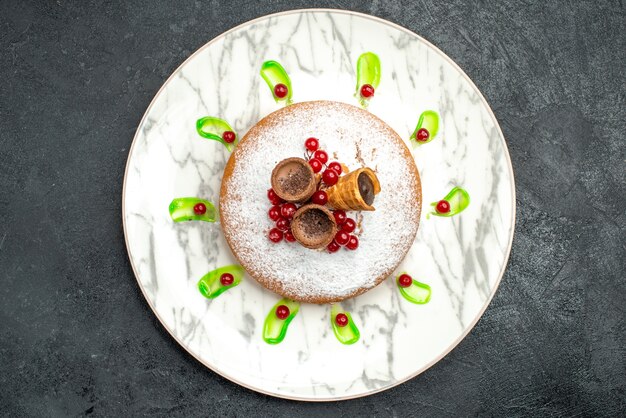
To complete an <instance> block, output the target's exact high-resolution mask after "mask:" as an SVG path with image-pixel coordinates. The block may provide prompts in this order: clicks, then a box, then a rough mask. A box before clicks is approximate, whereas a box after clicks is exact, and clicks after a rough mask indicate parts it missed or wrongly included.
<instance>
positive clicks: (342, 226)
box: [326, 209, 359, 253]
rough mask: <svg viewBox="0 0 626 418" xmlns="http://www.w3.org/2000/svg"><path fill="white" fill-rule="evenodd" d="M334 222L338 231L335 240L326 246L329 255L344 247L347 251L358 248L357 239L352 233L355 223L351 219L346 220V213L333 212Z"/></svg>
mask: <svg viewBox="0 0 626 418" xmlns="http://www.w3.org/2000/svg"><path fill="white" fill-rule="evenodd" d="M333 215H334V216H335V222H337V226H339V231H338V232H337V234H335V239H334V240H333V241H332V242H331V243H330V244H328V247H326V249H327V250H328V252H330V253H334V252H337V251H339V248H341V247H343V246H345V247H346V248H347V249H349V250H356V249H357V248H358V247H359V239H358V238H357V237H356V235H352V232H354V230H355V229H356V222H355V221H354V219H352V218H348V216H347V215H346V212H344V211H343V210H341V209H337V210H334V211H333Z"/></svg>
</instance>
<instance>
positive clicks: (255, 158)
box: [219, 101, 422, 303]
mask: <svg viewBox="0 0 626 418" xmlns="http://www.w3.org/2000/svg"><path fill="white" fill-rule="evenodd" d="M309 137H315V138H317V139H318V140H319V145H320V148H323V149H324V150H325V151H326V152H327V153H328V156H329V161H328V162H329V163H330V162H331V161H339V162H341V163H342V164H344V165H345V166H346V167H347V169H348V170H350V171H354V170H358V169H361V168H364V167H368V168H370V169H371V170H373V171H374V172H375V175H376V176H377V178H378V180H379V182H380V192H379V193H378V194H377V195H376V196H375V199H374V202H373V203H372V206H373V207H374V209H375V210H373V211H359V212H357V211H352V212H348V215H349V216H350V217H351V218H353V219H355V220H356V222H357V227H356V230H355V231H354V232H353V233H354V234H355V235H356V236H357V237H358V248H357V249H356V250H354V251H350V250H347V249H345V248H342V249H340V250H339V251H337V252H334V253H330V252H328V251H326V250H325V249H321V250H319V249H318V250H315V249H310V248H306V247H304V246H303V245H300V244H299V243H298V242H286V241H284V240H283V241H282V242H279V243H274V242H272V241H271V240H270V239H268V232H269V231H270V229H272V228H273V222H272V220H271V219H269V217H268V209H269V208H270V206H271V204H270V203H269V202H268V198H267V193H268V189H269V188H270V187H271V183H270V181H271V176H272V171H273V170H274V168H275V167H276V165H277V164H278V163H279V162H281V161H282V160H285V159H287V158H292V157H303V156H304V154H305V148H304V143H305V141H306V140H307V138H309ZM421 203H422V196H421V185H420V179H419V174H418V171H417V167H416V166H415V162H414V161H413V158H412V156H411V152H410V151H409V149H408V148H407V146H406V145H405V144H404V142H403V141H402V139H401V138H400V137H399V136H398V134H397V133H396V132H395V131H394V130H393V129H391V128H390V127H389V126H388V125H387V124H385V123H384V122H383V121H381V120H380V119H378V118H377V117H376V116H374V115H372V114H371V113H369V112H368V111H366V110H363V109H360V108H358V107H355V106H351V105H347V104H344V103H337V102H329V101H314V102H304V103H297V104H293V105H290V106H287V107H284V108H282V109H280V110H277V111H276V112H274V113H272V114H270V115H268V116H267V117H265V118H264V119H262V120H261V121H260V122H258V123H257V124H256V125H255V126H254V127H252V128H251V129H250V130H249V131H248V133H247V134H246V135H245V136H244V137H243V138H242V139H241V141H240V142H239V144H238V145H237V147H236V148H235V151H234V152H233V153H232V154H231V156H230V159H229V160H228V163H227V164H226V168H225V170H224V177H223V179H222V187H221V191H220V202H219V210H220V219H221V225H222V229H223V231H224V236H225V237H226V241H227V242H228V245H229V246H230V248H231V250H232V252H233V254H234V255H235V257H236V258H237V259H238V260H239V262H240V263H241V265H242V266H243V267H244V268H245V270H246V271H247V272H248V274H249V275H250V276H252V277H253V278H254V279H255V280H257V281H258V282H259V283H260V284H261V285H263V286H264V287H266V288H267V289H269V290H271V291H273V292H275V293H278V294H280V295H282V296H284V297H286V298H289V299H292V300H296V301H300V302H308V303H329V302H338V301H341V300H344V299H347V298H350V297H353V296H357V295H359V294H361V293H363V292H365V291H367V290H369V289H371V288H373V287H375V286H376V285H378V284H379V283H380V282H382V281H383V280H384V279H386V278H387V277H389V276H390V275H391V274H392V273H393V272H394V270H395V269H396V268H397V267H398V265H399V264H400V262H401V261H402V260H403V259H404V257H405V256H406V253H407V252H408V250H409V249H410V248H411V246H412V245H413V241H414V240H415V234H416V233H417V228H418V226H419V218H420V211H421Z"/></svg>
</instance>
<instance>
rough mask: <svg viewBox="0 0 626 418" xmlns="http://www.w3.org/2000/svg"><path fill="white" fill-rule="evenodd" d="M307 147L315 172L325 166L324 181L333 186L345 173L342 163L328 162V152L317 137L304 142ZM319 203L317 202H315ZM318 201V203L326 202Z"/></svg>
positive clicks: (307, 154)
mask: <svg viewBox="0 0 626 418" xmlns="http://www.w3.org/2000/svg"><path fill="white" fill-rule="evenodd" d="M304 146H305V148H306V149H307V152H306V157H307V159H308V160H309V164H310V165H311V168H312V169H313V172H314V173H319V172H320V171H322V169H323V168H324V167H326V168H325V169H324V172H323V173H322V181H323V182H324V184H325V185H326V186H333V185H335V184H336V183H337V182H338V181H339V176H341V175H342V174H343V168H342V167H341V164H340V163H338V162H337V161H333V162H331V163H329V164H328V165H327V164H326V163H327V162H328V154H327V153H326V151H324V150H321V149H319V147H320V142H319V141H318V140H317V138H309V139H307V140H306V141H305V143H304ZM313 203H317V202H313ZM325 203H326V202H324V203H318V204H322V205H323V204H325Z"/></svg>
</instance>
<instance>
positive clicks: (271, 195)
mask: <svg viewBox="0 0 626 418" xmlns="http://www.w3.org/2000/svg"><path fill="white" fill-rule="evenodd" d="M267 198H268V199H269V200H270V203H271V204H272V205H280V204H281V203H283V199H281V198H280V197H278V195H277V194H276V192H275V191H274V189H269V190H268V191H267Z"/></svg>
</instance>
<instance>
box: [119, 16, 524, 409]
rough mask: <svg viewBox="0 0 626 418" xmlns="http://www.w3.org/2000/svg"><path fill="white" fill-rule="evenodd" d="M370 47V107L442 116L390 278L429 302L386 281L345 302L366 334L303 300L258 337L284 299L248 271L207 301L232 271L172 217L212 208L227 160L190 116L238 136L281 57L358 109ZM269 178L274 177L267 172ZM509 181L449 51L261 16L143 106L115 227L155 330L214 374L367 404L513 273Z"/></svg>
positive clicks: (401, 129) (226, 259)
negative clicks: (277, 340) (343, 329)
mask: <svg viewBox="0 0 626 418" xmlns="http://www.w3.org/2000/svg"><path fill="white" fill-rule="evenodd" d="M365 51H373V52H375V53H377V54H378V55H379V57H380V59H381V62H382V79H381V82H380V87H379V88H378V89H377V91H376V96H375V99H374V100H372V102H371V105H370V107H369V110H370V111H371V112H372V113H374V114H375V115H377V116H379V117H380V118H382V119H383V120H384V121H386V122H387V123H388V124H389V125H390V126H391V127H392V128H394V129H395V130H396V131H397V132H398V133H399V134H400V136H402V137H403V138H405V140H406V141H407V143H408V138H409V136H410V134H411V133H412V131H413V129H414V127H415V125H416V123H417V119H418V117H419V115H420V113H421V112H422V111H424V110H427V109H432V110H435V111H437V112H439V114H440V116H441V124H442V127H441V128H440V132H439V134H438V137H437V138H436V139H435V140H434V141H432V142H430V143H428V144H425V145H422V146H419V147H417V148H414V149H413V154H414V157H415V161H416V163H417V166H418V168H419V170H420V175H421V178H422V187H423V196H424V205H423V214H422V219H421V224H420V229H419V232H418V235H417V238H416V240H415V242H414V244H413V247H412V248H411V250H410V252H409V254H408V256H407V257H406V259H405V260H404V262H403V263H402V264H401V265H400V267H399V268H398V271H408V272H410V273H411V274H412V275H413V277H414V278H416V279H418V280H420V281H422V282H425V283H428V284H429V285H430V286H431V288H432V298H431V300H430V302H429V303H428V304H426V305H414V304H411V303H409V302H408V301H406V300H405V299H403V298H402V297H401V296H400V294H399V292H398V289H397V287H396V285H395V282H394V280H393V278H390V279H389V280H387V281H385V282H383V283H382V284H381V285H380V286H378V287H376V288H375V289H373V290H371V291H369V292H367V293H365V294H364V295H361V296H359V297H357V298H355V299H353V300H350V301H349V302H348V303H346V304H345V306H346V307H347V308H348V309H349V310H350V311H351V312H352V316H353V318H354V320H355V322H356V323H357V324H358V326H359V328H360V331H361V339H360V340H359V341H358V342H357V343H356V344H354V345H350V346H345V345H342V344H340V343H339V342H338V341H337V339H336V338H335V336H334V334H333V332H332V330H331V328H330V325H329V318H330V309H329V307H328V306H318V305H303V306H302V307H301V308H300V312H299V313H298V315H297V316H296V318H295V319H294V321H293V322H292V323H291V325H290V327H289V331H288V334H287V337H286V338H285V340H284V341H283V342H282V343H281V344H278V345H268V344H266V343H265V342H264V341H263V339H262V335H261V331H262V327H263V321H264V318H265V316H266V314H267V312H268V311H269V310H270V309H271V308H272V306H273V305H274V304H275V303H276V301H278V300H279V299H280V298H279V296H277V295H275V294H273V293H271V292H269V291H267V290H265V289H264V288H262V287H261V286H260V285H258V284H257V283H256V282H255V281H254V280H253V279H251V278H249V277H245V279H244V280H243V282H242V283H241V284H240V285H239V286H237V287H236V288H233V289H231V290H230V291H228V292H226V293H224V294H223V295H221V296H220V297H218V298H216V299H213V300H211V301H209V300H207V299H205V298H204V297H203V296H202V295H201V294H200V293H199V292H198V290H197V287H196V285H197V282H198V279H199V278H200V277H202V276H203V275H204V274H205V273H207V272H208V271H210V270H213V269H215V268H217V267H220V266H223V265H227V264H233V263H235V260H234V257H233V256H232V254H231V252H230V250H229V248H228V246H227V245H226V243H225V241H224V237H223V235H222V232H221V230H220V226H219V224H217V223H215V224H210V223H204V222H187V223H179V224H174V223H173V222H172V220H171V219H170V217H169V213H168V204H169V203H170V202H171V200H172V199H173V198H175V197H181V196H201V197H203V198H206V199H208V200H210V201H212V202H215V203H217V202H218V200H219V188H220V182H221V176H222V170H223V168H224V165H225V163H226V161H227V159H228V156H229V152H228V151H227V150H226V149H225V147H223V146H222V145H221V144H219V143H217V142H214V141H208V140H205V139H202V138H200V137H199V136H198V135H197V133H196V131H195V121H196V119H198V118H200V117H202V116H206V115H212V116H218V117H221V118H223V119H225V120H227V121H229V122H230V124H231V125H232V126H233V128H234V129H235V130H236V131H237V132H238V133H239V134H240V135H243V134H245V132H246V131H247V130H248V129H249V128H250V127H251V126H253V125H254V124H255V122H257V121H258V120H259V119H261V118H262V117H263V116H265V115H267V114H269V113H271V112H272V111H274V110H276V109H277V108H278V106H279V105H277V104H276V103H275V102H274V100H273V98H272V97H271V95H270V94H269V90H268V88H267V86H266V85H265V84H264V82H263V80H262V79H261V77H260V76H259V68H260V66H261V64H262V62H263V61H265V60H268V59H275V60H278V61H280V62H281V63H282V64H283V65H284V67H285V68H286V69H287V71H288V72H289V74H290V75H291V78H292V83H293V89H294V97H293V98H294V101H296V102H299V101H307V100H316V99H326V100H336V101H341V102H346V103H352V104H357V101H356V99H355V98H354V96H353V93H354V86H355V63H356V60H357V58H358V56H359V55H360V54H361V53H362V52H365ZM268 181H269V179H268ZM455 185H459V186H462V187H464V188H465V189H466V190H467V191H468V192H469V194H470V196H471V204H470V206H469V207H468V208H467V209H466V210H465V211H464V212H463V213H462V214H460V215H459V216H456V217H453V218H438V217H431V218H430V219H427V218H426V213H427V212H428V209H429V202H432V201H437V200H439V199H441V198H442V197H443V196H445V195H446V193H447V192H448V191H449V190H450V189H451V188H452V187H453V186H455ZM514 194H515V191H514V182H513V172H512V169H511V163H510V159H509V156H508V152H507V148H506V144H505V141H504V138H503V136H502V132H501V131H500V128H499V127H498V123H497V121H496V119H495V117H494V115H493V113H492V112H491V110H490V108H489V106H488V105H487V103H486V102H485V99H484V98H483V97H482V95H481V94H480V92H479V91H478V89H477V88H476V86H475V85H474V84H473V83H472V82H471V81H470V80H469V78H468V77H467V76H466V75H465V74H464V73H463V71H461V69H459V67H458V66H456V65H455V64H454V63H453V62H452V61H451V60H450V59H449V58H448V57H447V56H446V55H444V54H443V53H442V52H441V51H439V50H438V49H437V48H435V47H434V46H433V45H431V44H430V43H428V42H427V41H425V40H424V39H422V38H420V37H419V36H417V35H415V34H414V33H412V32H410V31H408V30H406V29H404V28H401V27H399V26H397V25H395V24H392V23H389V22H386V21H384V20H381V19H378V18H374V17H371V16H367V15H362V14H358V13H353V12H345V11H338V10H319V9H316V10H298V11H291V12H286V13H280V14H276V15H271V16H266V17H262V18H259V19H256V20H253V21H251V22H248V23H245V24H243V25H241V26H239V27H236V28H234V29H232V30H229V31H228V32H226V33H224V34H222V35H220V36H219V37H217V38H215V39H213V40H212V41H210V42H209V43H207V44H206V45H205V46H203V47H202V48H200V50H198V51H197V52H196V53H194V54H193V55H192V56H191V57H189V59H187V60H186V61H185V62H184V63H183V64H182V65H181V66H180V67H179V68H178V69H177V70H176V71H175V72H174V74H173V75H172V76H171V77H170V78H169V79H168V80H167V82H166V83H165V84H164V85H163V87H162V88H161V90H160V91H159V92H158V93H157V95H156V97H155V98H154V100H153V101H152V103H151V104H150V106H149V107H148V110H147V111H146V114H145V115H144V118H143V120H142V121H141V124H140V125H139V128H138V130H137V134H136V136H135V138H134V141H133V145H132V148H131V151H130V156H129V159H128V165H127V169H126V176H125V179H124V191H123V209H122V210H123V221H124V231H125V235H126V243H127V247H128V252H129V256H130V261H131V264H132V266H133V269H134V271H135V275H136V277H137V280H138V282H139V286H140V287H141V290H142V292H143V294H144V296H145V297H146V299H147V301H148V303H149V304H150V307H151V308H152V309H153V311H154V313H155V314H156V315H157V317H158V318H159V320H160V321H161V323H162V324H163V326H164V327H165V328H166V329H167V330H168V331H169V332H170V333H171V335H172V336H173V337H174V338H175V339H176V341H178V342H179V343H180V345H182V346H183V347H184V348H185V350H187V351H188V352H189V353H190V354H192V355H193V356H194V357H195V358H197V359H198V360H199V361H201V362H202V363H203V364H205V365H206V366H207V367H209V368H210V369H211V370H213V371H215V372H216V373H219V374H220V375H222V376H224V377H226V378H228V379H230V380H232V381H234V382H236V383H238V384H240V385H243V386H246V387H248V388H250V389H253V390H256V391H259V392H263V393H266V394H270V395H274V396H279V397H284V398H291V399H300V400H312V401H313V400H315V401H317V400H339V399H347V398H354V397H358V396H364V395H369V394H372V393H375V392H378V391H381V390H384V389H388V388H390V387H392V386H394V385H397V384H399V383H401V382H404V381H406V380H407V379H410V378H412V377H414V376H416V375H418V374H419V373H420V372H422V371H424V370H425V369H427V368H428V367H430V366H432V365H433V364H434V363H435V362H437V361H438V360H439V359H441V358H442V357H443V356H444V355H445V354H447V353H448V352H449V351H450V350H452V348H454V347H455V346H456V345H457V344H458V343H459V341H461V339H462V338H463V337H464V336H465V335H466V334H467V333H468V332H469V331H470V330H471V328H472V327H473V326H474V324H475V323H476V322H477V321H478V319H479V318H480V316H481V314H482V313H483V311H484V310H485V309H486V307H487V305H488V304H489V301H490V300H491V298H492V296H493V294H494V292H495V291H496V288H497V287H498V283H499V281H500V279H501V278H502V274H503V272H504V269H505V267H506V263H507V259H508V255H509V251H510V249H511V241H512V237H513V226H514V216H515V195H514Z"/></svg>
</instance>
